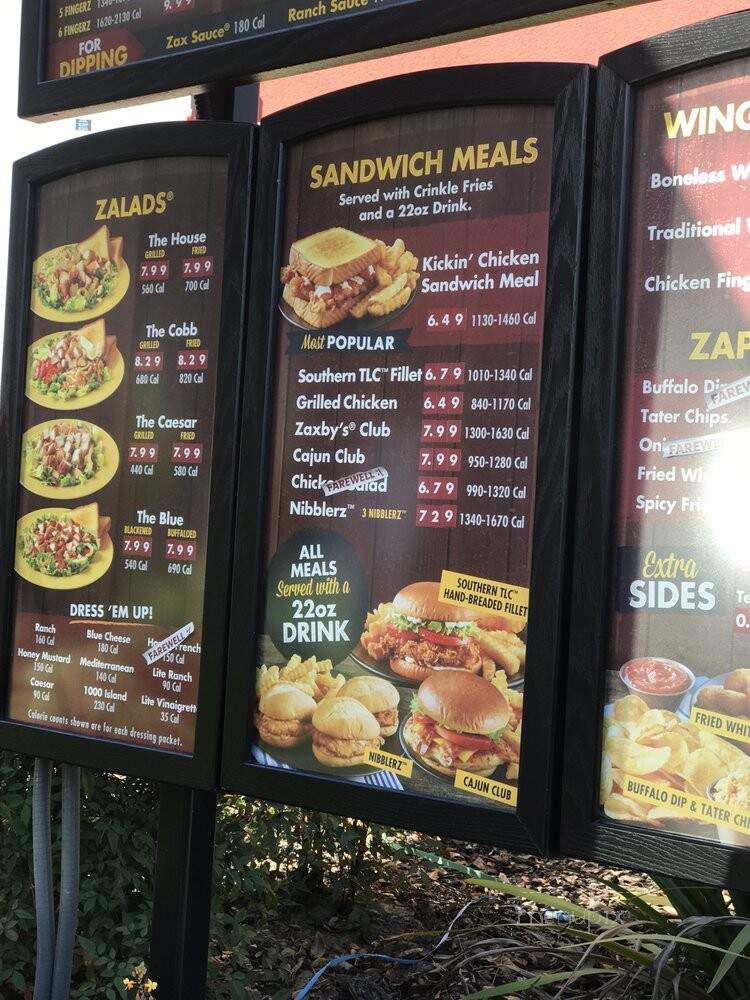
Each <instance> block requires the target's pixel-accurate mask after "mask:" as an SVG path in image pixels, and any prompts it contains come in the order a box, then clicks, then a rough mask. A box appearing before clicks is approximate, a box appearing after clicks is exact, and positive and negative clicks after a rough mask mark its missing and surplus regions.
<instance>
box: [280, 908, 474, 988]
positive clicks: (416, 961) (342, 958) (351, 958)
mask: <svg viewBox="0 0 750 1000" xmlns="http://www.w3.org/2000/svg"><path fill="white" fill-rule="evenodd" d="M483 902H486V900H485V899H483V898H482V899H472V900H471V901H470V902H469V903H467V904H466V906H463V907H462V908H461V909H460V910H459V911H458V913H457V914H456V916H455V917H454V918H453V920H451V922H450V924H449V925H448V929H447V930H446V932H445V933H444V934H443V936H442V937H441V938H440V940H439V941H438V943H437V944H436V945H435V947H434V948H432V949H431V950H430V951H428V952H427V954H426V955H424V956H423V957H422V958H396V956H395V955H379V954H377V953H375V954H369V953H366V952H365V953H363V952H356V953H355V954H353V955H339V956H338V957H337V958H332V959H331V960H330V962H326V964H325V965H324V966H323V968H322V969H318V971H317V972H316V973H315V975H314V976H313V977H312V979H310V980H308V982H307V983H305V985H304V986H303V987H302V989H301V990H300V991H299V993H297V994H296V995H295V997H294V1000H305V997H307V996H309V995H310V993H312V991H313V990H314V989H315V987H316V986H317V985H318V983H319V982H320V980H321V979H322V978H323V976H324V975H325V974H326V972H328V971H329V969H333V968H335V967H336V966H337V965H343V964H344V963H345V962H358V961H360V960H361V959H363V958H376V959H379V960H380V961H382V962H390V964H391V965H412V966H413V965H421V964H422V963H423V962H426V961H427V960H428V959H429V958H432V956H433V955H434V954H435V952H436V951H439V950H440V948H442V947H443V945H444V944H445V942H446V941H447V940H448V939H449V938H450V936H451V931H452V930H453V928H454V927H455V925H456V924H457V923H458V921H459V920H460V919H461V917H462V916H463V915H464V913H466V911H467V910H468V909H469V908H470V907H472V906H474V904H475V903H483Z"/></svg>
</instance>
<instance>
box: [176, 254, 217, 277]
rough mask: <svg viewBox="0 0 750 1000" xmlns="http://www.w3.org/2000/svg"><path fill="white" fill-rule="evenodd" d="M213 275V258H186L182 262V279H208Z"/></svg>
mask: <svg viewBox="0 0 750 1000" xmlns="http://www.w3.org/2000/svg"><path fill="white" fill-rule="evenodd" d="M213 273H214V259H213V257H188V258H187V260H183V262H182V277H183V278H210V277H211V276H212V275H213Z"/></svg>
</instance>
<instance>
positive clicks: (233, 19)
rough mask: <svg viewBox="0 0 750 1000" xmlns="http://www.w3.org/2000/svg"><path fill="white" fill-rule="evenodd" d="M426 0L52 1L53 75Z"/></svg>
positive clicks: (77, 73)
mask: <svg viewBox="0 0 750 1000" xmlns="http://www.w3.org/2000/svg"><path fill="white" fill-rule="evenodd" d="M422 2H424V0H317V2H307V3H289V2H287V0H266V2H265V3H264V2H261V3H258V2H249V0H117V2H116V3H113V0H70V2H67V3H66V2H61V0H48V8H47V59H46V64H47V71H46V77H47V79H64V78H66V77H73V76H83V75H86V74H88V73H97V72H101V71H106V70H116V69H118V68H120V67H122V66H127V65H130V64H132V63H137V62H140V61H141V60H143V59H151V58H154V57H156V56H162V55H171V54H172V53H180V52H194V51H195V50H197V49H205V48H209V47H211V46H214V45H222V44H226V43H228V42H234V41H241V40H243V39H247V38H255V37H257V36H259V35H264V34H267V33H268V32H272V31H279V30H281V29H284V28H287V29H288V28H295V27H300V26H303V25H310V24H316V23H320V22H325V21H330V20H336V19H338V18H341V17H347V16H348V15H357V14H364V13H367V12H371V11H373V10H382V9H383V8H386V9H387V8H389V7H393V8H403V7H409V6H413V5H414V4H416V3H422ZM402 13H403V12H402ZM394 16H396V11H395V10H394Z"/></svg>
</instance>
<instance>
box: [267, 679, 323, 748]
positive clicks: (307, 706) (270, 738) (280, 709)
mask: <svg viewBox="0 0 750 1000" xmlns="http://www.w3.org/2000/svg"><path fill="white" fill-rule="evenodd" d="M316 707H317V706H316V704H315V702H314V700H313V699H312V698H311V697H310V695H308V694H305V692H304V691H300V689H299V688H296V687H294V686H293V685H292V684H276V685H275V686H274V687H272V688H271V689H270V690H269V691H267V692H266V693H265V694H264V695H263V697H262V698H261V699H260V703H259V705H258V711H257V712H256V713H255V725H256V728H257V730H258V736H259V737H260V739H261V740H262V741H263V742H264V743H268V744H269V745H270V746H272V747H296V746H299V745H300V743H304V742H305V741H306V740H309V739H310V734H311V732H312V723H311V721H310V720H311V719H312V716H313V712H314V711H315V709H316Z"/></svg>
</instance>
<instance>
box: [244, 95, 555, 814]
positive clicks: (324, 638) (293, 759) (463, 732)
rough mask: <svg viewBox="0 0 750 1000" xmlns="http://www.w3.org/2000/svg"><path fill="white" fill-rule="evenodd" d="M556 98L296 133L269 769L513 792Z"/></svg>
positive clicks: (276, 465)
mask: <svg viewBox="0 0 750 1000" xmlns="http://www.w3.org/2000/svg"><path fill="white" fill-rule="evenodd" d="M552 137H553V109H552V108H551V107H535V106H528V105H517V106H505V107H482V108H478V109H457V110H443V111H436V112H432V113H428V114H420V115H418V116H414V115H403V116H395V117H393V118H389V119H388V121H387V122H383V121H376V122H372V123H367V124H361V125H357V126H356V128H353V129H343V130H338V131H335V132H332V133H326V134H325V135H324V136H320V137H316V138H313V139H310V140H309V141H305V142H301V143H298V144H295V145H293V146H292V147H291V148H290V149H289V155H288V161H287V163H288V166H287V174H286V191H287V192H288V196H287V202H286V218H285V233H284V242H283V248H282V253H283V260H284V262H285V266H284V268H283V270H282V273H281V275H280V276H279V277H280V281H279V285H278V298H279V305H278V308H279V314H278V322H279V328H278V334H279V335H278V346H277V369H276V370H277V382H276V389H275V402H276V408H275V419H274V436H273V456H274V458H273V470H272V477H271V481H270V484H269V496H270V515H269V518H268V528H267V544H268V548H267V581H266V594H267V597H266V613H265V627H264V630H263V631H264V633H265V634H264V636H263V637H262V641H261V648H260V649H259V650H258V662H257V700H256V704H255V719H256V730H257V737H256V741H255V743H254V745H253V747H252V754H253V758H254V760H255V761H256V762H259V763H262V764H264V765H267V766H279V767H283V766H288V767H291V768H292V769H295V770H298V771H305V772H310V771H313V772H317V773H322V774H326V775H328V776H335V777H339V778H341V779H344V780H349V781H354V782H359V783H365V784H369V785H371V786H372V787H374V788H391V789H394V790H402V791H407V792H410V793H412V794H416V795H423V796H428V797H433V798H438V799H448V800H454V801H459V802H464V803H474V804H476V805H480V806H486V807H487V808H489V809H492V808H507V809H513V808H515V805H516V798H517V784H518V776H519V769H520V768H521V766H522V763H521V761H520V733H521V719H522V715H523V688H524V675H525V661H526V622H527V613H528V605H529V591H528V588H529V584H530V559H531V547H532V534H533V532H532V526H533V517H534V498H535V490H536V458H537V443H538V427H539V398H540V389H541V384H540V383H541V373H540V367H541V357H542V339H543V331H544V305H545V291H546V278H547V260H548V233H549V203H550V183H551V160H552Z"/></svg>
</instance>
